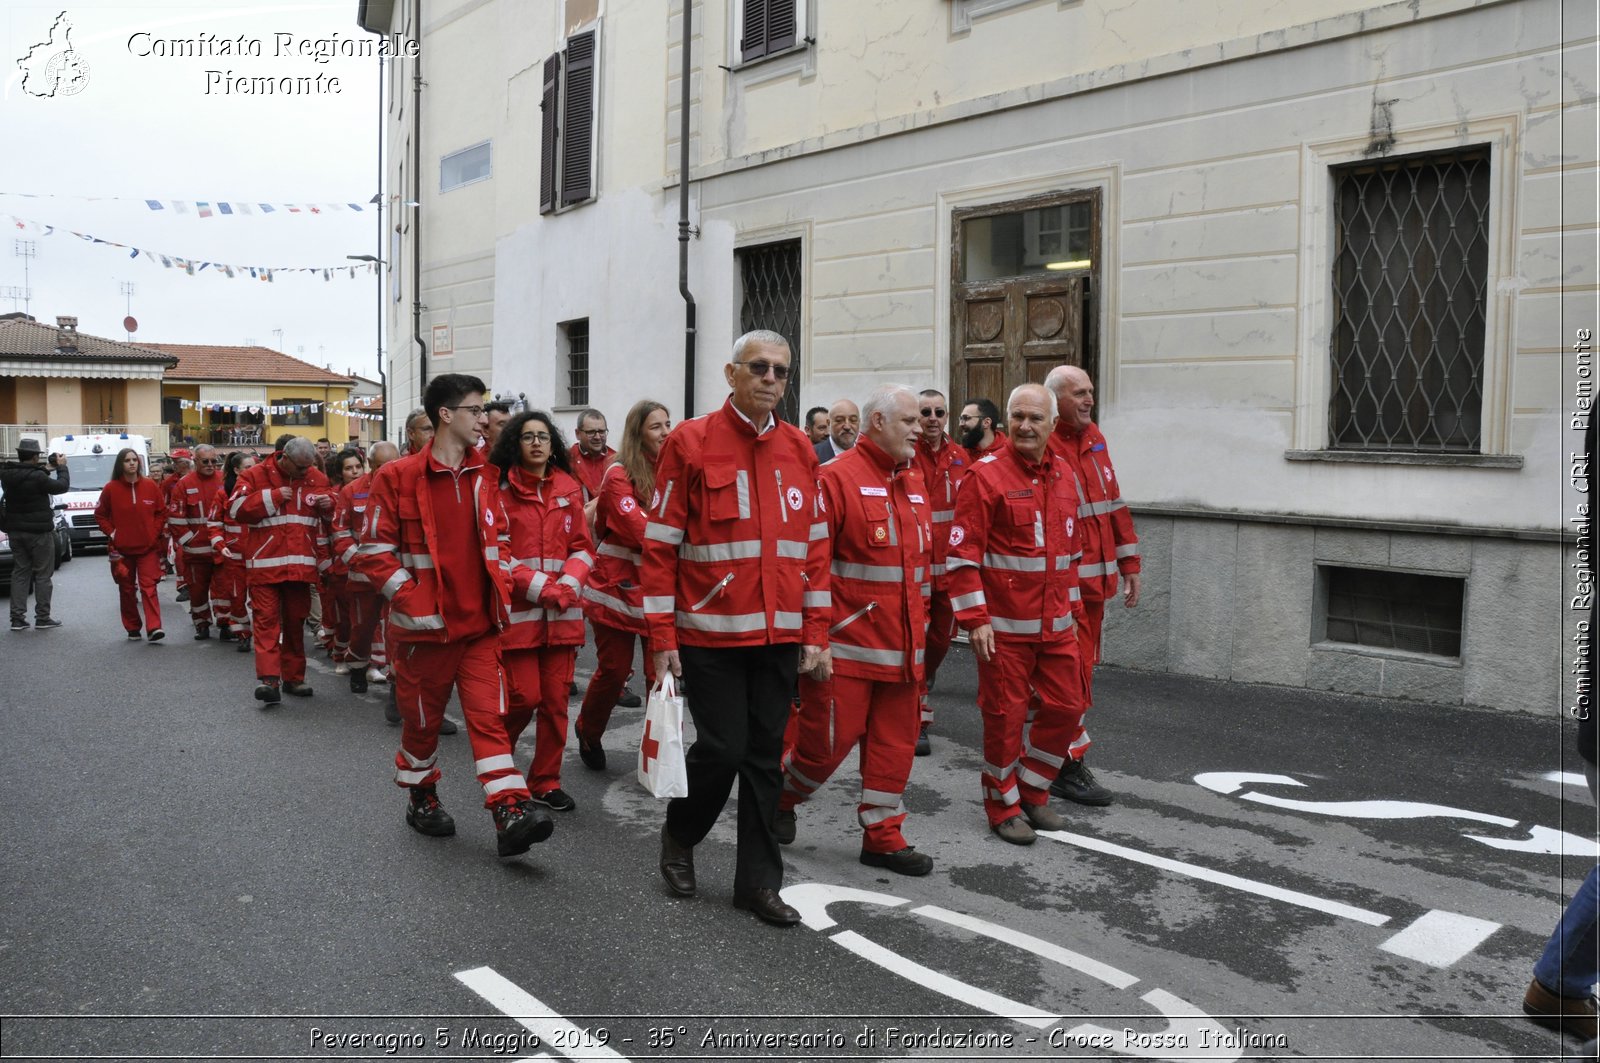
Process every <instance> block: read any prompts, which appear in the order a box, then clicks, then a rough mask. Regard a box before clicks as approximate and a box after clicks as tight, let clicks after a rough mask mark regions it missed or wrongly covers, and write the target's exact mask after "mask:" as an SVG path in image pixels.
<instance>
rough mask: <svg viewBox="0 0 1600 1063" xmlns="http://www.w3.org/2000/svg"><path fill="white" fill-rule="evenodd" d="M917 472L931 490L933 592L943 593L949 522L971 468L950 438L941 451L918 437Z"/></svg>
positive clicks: (929, 492)
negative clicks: (963, 481) (963, 480)
mask: <svg viewBox="0 0 1600 1063" xmlns="http://www.w3.org/2000/svg"><path fill="white" fill-rule="evenodd" d="M916 465H917V470H918V471H919V472H921V473H922V482H923V485H924V486H925V487H927V489H928V505H929V506H931V507H932V517H933V558H932V560H931V561H930V562H929V564H930V566H931V569H930V571H931V573H932V575H933V588H934V590H940V591H942V590H944V589H945V588H946V587H947V586H948V585H949V582H948V580H947V579H946V576H945V555H946V554H948V553H949V551H950V522H951V521H952V520H954V519H955V515H956V490H957V488H959V487H960V486H961V478H962V477H963V476H965V475H966V473H967V470H968V469H969V468H970V467H971V466H970V465H969V464H968V460H967V452H966V449H965V448H963V447H962V446H961V445H960V444H958V443H957V442H956V441H955V440H953V439H951V438H950V437H949V436H945V437H944V445H943V446H941V447H940V448H939V449H938V450H934V449H933V448H932V447H930V446H928V444H927V443H926V442H925V441H924V440H923V439H922V437H921V436H918V437H917V456H916Z"/></svg>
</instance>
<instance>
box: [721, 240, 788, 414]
mask: <svg viewBox="0 0 1600 1063" xmlns="http://www.w3.org/2000/svg"><path fill="white" fill-rule="evenodd" d="M736 254H737V255H738V258H739V280H740V284H741V287H742V289H743V298H742V299H741V300H740V304H739V331H740V332H741V333H744V332H749V331H751V330H753V329H769V330H771V331H773V332H776V333H778V334H779V335H781V336H782V337H783V338H784V339H786V340H788V341H789V387H788V388H787V389H786V390H785V391H784V393H783V401H782V402H780V403H779V404H778V411H777V413H778V416H779V417H781V418H782V419H783V420H785V421H788V422H789V423H790V424H799V423H800V306H801V304H800V295H801V292H800V241H799V240H783V241H780V242H778V243H773V244H758V245H756V246H755V247H745V248H740V249H739V251H738V252H736Z"/></svg>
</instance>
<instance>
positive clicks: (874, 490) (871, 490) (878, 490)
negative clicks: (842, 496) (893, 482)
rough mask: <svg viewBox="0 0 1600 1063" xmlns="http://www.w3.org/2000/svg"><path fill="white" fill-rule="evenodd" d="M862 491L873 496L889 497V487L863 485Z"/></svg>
mask: <svg viewBox="0 0 1600 1063" xmlns="http://www.w3.org/2000/svg"><path fill="white" fill-rule="evenodd" d="M861 493H862V494H864V495H869V496H871V497H872V498H888V497H889V489H888V488H887V487H863V488H862V489H861Z"/></svg>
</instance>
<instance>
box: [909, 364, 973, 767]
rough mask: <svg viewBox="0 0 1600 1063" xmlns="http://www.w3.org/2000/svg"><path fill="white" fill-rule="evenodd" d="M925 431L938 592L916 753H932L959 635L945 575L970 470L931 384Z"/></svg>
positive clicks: (925, 398)
mask: <svg viewBox="0 0 1600 1063" xmlns="http://www.w3.org/2000/svg"><path fill="white" fill-rule="evenodd" d="M917 399H918V402H919V407H918V411H917V412H918V413H919V414H920V415H921V418H920V420H919V422H918V423H919V424H920V425H921V426H922V434H921V435H920V436H918V437H917V456H916V459H915V460H916V465H917V471H918V472H920V473H922V482H923V484H924V486H926V487H927V489H928V504H929V506H930V507H932V510H933V558H932V567H931V570H930V571H931V574H932V576H933V595H932V596H931V597H930V598H929V599H928V649H927V657H926V663H925V666H924V670H923V680H922V698H921V706H922V727H921V729H920V730H919V731H918V733H917V756H919V757H925V756H927V755H928V754H929V753H930V752H932V745H931V744H930V743H929V741H928V728H929V726H931V725H932V723H933V710H932V709H931V708H929V707H928V691H929V690H931V689H932V688H933V681H934V677H935V676H937V675H938V674H939V665H940V664H942V663H943V662H944V658H945V655H946V654H947V653H949V652H950V638H951V636H952V635H954V633H955V612H954V611H953V610H952V609H951V608H950V580H949V577H948V576H947V575H946V574H945V556H946V554H948V553H949V551H950V522H951V521H952V520H954V519H955V515H956V489H957V488H958V487H960V486H961V478H962V477H963V476H965V475H966V473H967V469H968V468H969V462H968V459H967V452H966V451H965V450H963V449H962V448H961V447H960V446H959V445H957V443H956V441H955V440H953V439H951V438H950V435H949V433H948V432H946V431H945V425H946V424H948V423H949V419H950V410H949V406H948V404H947V403H946V402H945V399H944V393H943V392H940V391H935V390H934V389H933V388H928V389H927V390H925V391H923V392H922V393H921V394H920V395H918V396H917Z"/></svg>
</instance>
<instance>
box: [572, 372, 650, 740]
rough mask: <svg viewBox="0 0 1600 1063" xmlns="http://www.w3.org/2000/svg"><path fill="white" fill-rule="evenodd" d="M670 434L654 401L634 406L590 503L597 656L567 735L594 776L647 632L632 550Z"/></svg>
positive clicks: (639, 539)
mask: <svg viewBox="0 0 1600 1063" xmlns="http://www.w3.org/2000/svg"><path fill="white" fill-rule="evenodd" d="M670 431H672V415H671V414H670V413H669V412H668V411H667V408H666V407H665V406H663V405H662V404H661V403H659V402H654V401H652V400H650V399H641V400H639V401H638V402H636V403H634V404H633V409H631V410H629V411H628V418H627V420H626V421H624V422H623V428H622V447H621V449H620V450H618V451H617V461H616V464H614V465H612V466H611V467H610V468H609V469H607V470H606V475H605V479H604V480H602V481H601V484H600V494H599V496H598V497H597V498H596V500H595V502H596V505H595V521H594V523H595V541H596V542H597V543H598V544H599V546H598V547H597V548H596V550H595V559H594V560H595V565H594V571H593V572H591V573H590V574H589V583H588V585H587V586H586V587H584V588H583V612H584V615H585V616H587V617H588V618H589V624H590V626H591V627H593V629H594V648H595V653H596V655H597V656H598V657H599V664H598V666H597V667H596V668H595V672H594V678H593V679H590V680H589V689H588V690H586V691H584V695H583V707H582V708H581V709H580V710H579V711H578V720H577V723H576V724H575V725H574V726H573V731H574V732H576V733H577V736H578V757H579V759H581V760H582V761H583V763H584V764H585V765H587V766H588V767H590V768H593V769H594V770H596V771H599V770H600V769H602V768H604V767H605V766H606V751H605V749H604V748H603V747H602V746H601V744H600V738H601V736H602V735H604V734H605V731H606V724H607V722H609V721H610V719H611V710H612V709H613V708H614V707H615V706H616V704H617V697H618V696H619V695H620V694H621V693H622V690H623V688H624V687H625V686H626V685H627V682H628V676H629V675H631V674H632V671H633V644H634V643H635V642H636V641H643V640H644V638H645V635H646V633H647V631H646V628H645V622H644V592H643V590H641V589H640V586H639V551H640V550H641V549H642V548H643V543H644V528H645V525H646V524H648V523H649V519H650V518H649V512H650V501H651V499H652V497H653V496H654V495H655V489H656V459H657V458H659V457H660V456H661V444H662V443H663V442H665V440H666V438H667V433H669V432H670ZM644 668H645V680H646V682H647V683H648V684H649V685H652V686H653V685H654V684H655V674H654V671H653V669H652V668H651V667H650V648H649V646H648V645H646V646H645V650H644Z"/></svg>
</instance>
